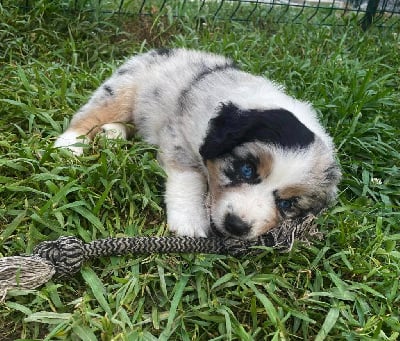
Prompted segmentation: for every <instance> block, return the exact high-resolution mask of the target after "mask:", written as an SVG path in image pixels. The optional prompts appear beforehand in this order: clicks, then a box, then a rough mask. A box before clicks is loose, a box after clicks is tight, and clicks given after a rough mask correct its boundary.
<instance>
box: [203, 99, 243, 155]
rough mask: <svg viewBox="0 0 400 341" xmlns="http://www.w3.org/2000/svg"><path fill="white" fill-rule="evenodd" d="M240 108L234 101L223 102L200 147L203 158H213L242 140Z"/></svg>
mask: <svg viewBox="0 0 400 341" xmlns="http://www.w3.org/2000/svg"><path fill="white" fill-rule="evenodd" d="M240 113H241V112H240V109H239V108H238V107H236V106H235V105H234V104H232V103H228V104H225V103H222V105H221V108H220V110H219V112H218V115H217V116H216V117H214V118H213V119H211V120H210V122H209V125H208V131H207V135H206V137H205V139H204V143H203V145H202V146H201V147H200V155H201V156H202V157H203V160H212V159H215V158H217V157H218V156H221V155H223V154H226V153H228V152H230V151H231V150H232V149H233V148H234V147H235V146H237V145H238V144H239V141H241V140H242V134H243V127H242V119H241V117H240Z"/></svg>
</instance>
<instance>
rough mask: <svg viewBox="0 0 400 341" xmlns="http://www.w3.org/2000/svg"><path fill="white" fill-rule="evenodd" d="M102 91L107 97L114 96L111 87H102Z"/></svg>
mask: <svg viewBox="0 0 400 341" xmlns="http://www.w3.org/2000/svg"><path fill="white" fill-rule="evenodd" d="M103 89H104V91H105V92H106V93H107V95H109V96H114V90H113V88H112V87H111V86H109V85H104V86H103Z"/></svg>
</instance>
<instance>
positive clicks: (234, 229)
mask: <svg viewBox="0 0 400 341" xmlns="http://www.w3.org/2000/svg"><path fill="white" fill-rule="evenodd" d="M224 228H225V230H226V231H227V232H229V233H230V234H232V235H234V236H243V235H245V234H247V233H248V232H249V231H250V228H251V226H250V225H249V224H247V223H246V222H245V221H243V220H242V219H240V218H239V217H238V216H236V215H234V214H232V213H228V214H227V215H226V216H225V220H224Z"/></svg>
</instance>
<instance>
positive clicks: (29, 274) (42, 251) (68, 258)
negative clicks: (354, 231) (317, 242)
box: [0, 215, 321, 302]
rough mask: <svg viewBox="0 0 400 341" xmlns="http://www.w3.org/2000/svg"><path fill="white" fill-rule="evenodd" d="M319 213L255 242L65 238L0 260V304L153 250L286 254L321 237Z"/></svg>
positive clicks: (239, 254) (285, 224)
mask: <svg viewBox="0 0 400 341" xmlns="http://www.w3.org/2000/svg"><path fill="white" fill-rule="evenodd" d="M313 220H314V216H311V215H310V216H307V217H305V218H301V219H296V220H287V221H285V222H284V223H283V224H282V225H280V226H279V227H278V228H276V229H273V230H270V231H269V232H267V233H266V234H264V235H262V236H260V237H258V238H256V239H252V240H239V239H234V238H230V237H215V236H212V237H208V238H192V237H130V238H129V237H127V238H106V239H98V240H94V241H92V242H90V243H88V244H85V243H83V242H82V241H81V240H80V239H78V238H76V237H60V238H59V239H57V240H55V241H45V242H42V243H40V244H39V245H37V246H36V247H35V249H34V250H33V253H32V255H31V256H14V257H4V258H0V302H1V301H4V299H5V297H6V294H7V291H8V290H11V289H35V288H37V287H39V286H40V285H42V284H44V283H46V282H47V281H49V280H50V279H51V278H52V277H56V278H59V279H66V278H68V277H71V276H73V275H74V274H76V273H77V272H79V270H80V269H81V267H82V264H83V263H84V262H85V261H87V260H89V259H93V258H98V257H105V256H122V255H126V254H151V253H209V254H210V253H212V254H226V255H232V256H241V255H243V254H251V253H257V252H260V248H258V249H257V248H255V247H260V246H266V247H274V248H276V249H278V250H280V251H283V252H287V251H290V250H291V249H292V246H293V243H294V241H295V240H296V239H297V240H300V241H303V242H308V237H311V236H313V237H317V238H318V239H320V238H321V234H320V233H319V232H318V231H317V229H316V226H315V224H314V223H313Z"/></svg>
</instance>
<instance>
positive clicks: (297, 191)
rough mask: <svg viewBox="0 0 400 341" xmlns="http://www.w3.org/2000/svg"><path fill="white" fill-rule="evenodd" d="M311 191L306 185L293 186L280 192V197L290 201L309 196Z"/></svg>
mask: <svg viewBox="0 0 400 341" xmlns="http://www.w3.org/2000/svg"><path fill="white" fill-rule="evenodd" d="M308 193H309V190H308V188H307V187H306V186H304V185H292V186H288V187H285V188H283V189H280V190H278V196H279V198H281V199H290V198H293V197H299V196H302V195H305V194H308Z"/></svg>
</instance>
